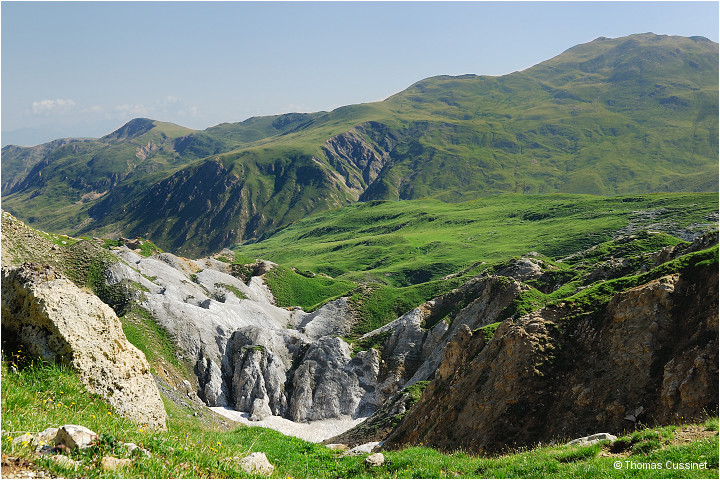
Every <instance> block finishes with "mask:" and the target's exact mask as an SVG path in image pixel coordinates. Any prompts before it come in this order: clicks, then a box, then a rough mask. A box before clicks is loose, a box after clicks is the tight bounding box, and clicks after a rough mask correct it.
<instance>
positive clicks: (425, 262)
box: [236, 193, 718, 287]
mask: <svg viewBox="0 0 720 480" xmlns="http://www.w3.org/2000/svg"><path fill="white" fill-rule="evenodd" d="M717 208H718V195H717V194H712V193H686V194H683V193H671V194H646V195H632V196H617V197H599V196H592V195H568V194H551V195H521V194H507V195H497V196H488V197H483V198H481V199H478V200H474V201H470V202H463V203H444V202H440V201H438V200H432V199H425V200H407V201H399V202H389V201H372V202H366V203H359V204H356V205H351V206H347V207H344V208H342V209H338V210H333V211H330V212H325V213H321V214H317V215H314V216H311V217H308V218H305V219H303V220H301V221H299V222H297V223H295V224H293V225H291V226H289V227H287V228H285V229H283V230H280V231H278V232H276V233H275V234H274V235H272V236H270V237H269V238H267V239H266V240H264V241H261V242H258V243H254V244H247V245H241V246H237V247H236V250H237V251H238V252H239V253H240V254H241V255H242V256H243V257H246V258H250V259H252V258H264V259H267V260H271V261H273V262H276V263H280V264H281V265H285V266H288V267H296V268H297V269H299V270H309V271H312V272H314V273H324V274H327V275H330V276H332V277H335V278H338V279H347V280H353V281H356V282H379V283H383V284H387V285H391V286H395V287H405V286H409V285H415V284H419V283H424V282H428V281H433V280H438V279H441V278H442V277H445V276H447V275H450V274H456V273H457V272H460V271H462V270H465V269H469V268H471V267H474V266H478V265H479V264H481V263H493V262H499V261H503V260H505V259H507V258H509V257H513V256H519V255H523V254H526V253H528V252H530V251H536V252H538V253H539V254H541V255H544V256H547V257H549V258H560V257H563V256H566V255H570V254H572V253H575V252H578V251H580V250H582V249H585V248H588V247H590V246H592V245H596V244H598V243H601V242H604V241H608V240H611V239H612V238H613V237H615V236H618V235H622V234H625V233H632V232H635V231H642V230H648V229H649V230H653V231H659V232H663V233H665V234H669V235H673V236H674V237H680V238H683V237H684V238H685V239H690V238H692V236H694V235H697V234H699V233H701V232H704V231H706V230H707V229H710V228H716V227H717V218H718V215H717Z"/></svg>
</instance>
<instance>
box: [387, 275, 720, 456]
mask: <svg viewBox="0 0 720 480" xmlns="http://www.w3.org/2000/svg"><path fill="white" fill-rule="evenodd" d="M717 304H718V276H717V263H715V264H711V265H709V266H708V265H705V266H702V265H697V266H695V267H689V268H684V269H681V270H680V271H679V272H678V273H676V274H671V275H667V276H664V277H661V278H657V279H655V280H651V281H649V282H647V283H645V284H642V285H639V286H637V287H635V288H630V289H628V290H626V291H624V292H621V293H618V294H616V295H615V296H614V297H613V298H612V300H611V301H610V302H609V303H608V304H607V305H605V307H604V308H601V310H600V311H596V312H594V313H583V312H582V311H580V310H578V309H577V308H576V307H573V305H567V304H560V305H557V306H554V307H546V308H544V309H541V310H539V311H537V312H535V313H532V314H529V315H526V316H523V317H522V318H519V319H517V320H510V319H508V320H505V321H503V322H502V323H501V324H500V326H499V327H498V329H497V331H496V333H495V334H494V336H493V337H492V340H490V341H489V342H486V341H485V339H484V338H482V337H481V336H480V334H481V332H482V330H478V331H471V330H470V329H469V328H462V329H461V330H459V331H458V332H457V333H456V335H455V336H454V337H453V339H452V340H451V341H450V342H448V343H447V345H446V346H445V347H444V350H443V359H442V362H441V365H440V367H439V369H438V371H437V374H436V375H435V378H434V380H433V381H432V382H431V383H430V384H429V386H428V387H427V389H426V390H425V393H424V394H423V396H422V397H421V399H420V400H419V401H418V402H417V403H416V404H415V405H414V406H413V407H412V408H411V409H410V411H409V412H408V413H407V415H406V416H405V417H404V419H403V421H402V422H401V424H400V425H399V426H398V427H397V429H396V430H395V431H394V432H393V433H392V434H391V435H390V437H389V438H388V439H387V441H386V442H385V446H386V447H388V448H395V447H398V446H400V445H407V444H416V443H420V442H422V443H424V444H425V445H431V446H434V447H437V448H440V449H444V450H455V449H457V448H462V449H466V450H471V451H476V452H478V451H479V452H498V451H501V450H504V449H507V448H513V447H521V446H529V445H532V444H535V443H537V442H550V441H553V440H558V439H568V438H575V437H581V436H586V435H587V434H588V433H589V432H597V431H607V432H615V433H620V432H623V431H625V430H629V429H633V428H634V426H635V422H639V421H641V422H643V423H645V424H652V423H656V422H657V423H670V422H672V421H673V420H674V419H675V418H677V417H678V416H683V417H684V418H685V420H687V419H701V418H702V417H703V415H705V414H706V413H705V412H707V411H714V410H715V409H716V408H717V405H718V353H717V352H718V310H717Z"/></svg>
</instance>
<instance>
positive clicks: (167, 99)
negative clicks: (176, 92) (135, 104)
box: [160, 95, 180, 106]
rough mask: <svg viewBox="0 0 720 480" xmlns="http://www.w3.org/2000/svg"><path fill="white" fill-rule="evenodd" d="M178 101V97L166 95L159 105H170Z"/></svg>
mask: <svg viewBox="0 0 720 480" xmlns="http://www.w3.org/2000/svg"><path fill="white" fill-rule="evenodd" d="M179 101H180V99H179V98H178V97H173V96H172V95H168V96H167V97H165V98H163V99H162V100H161V101H160V105H163V106H165V105H172V104H174V103H178V102H179Z"/></svg>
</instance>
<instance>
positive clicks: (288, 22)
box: [1, 1, 719, 145]
mask: <svg viewBox="0 0 720 480" xmlns="http://www.w3.org/2000/svg"><path fill="white" fill-rule="evenodd" d="M1 8H2V72H1V74H2V99H1V100H2V144H3V145H6V144H8V143H18V144H25V145H28V144H37V143H41V142H44V141H49V140H51V139H53V138H57V137H61V136H74V137H98V136H101V135H104V134H106V133H108V132H110V131H112V130H114V129H115V128H117V127H119V126H120V125H122V124H124V123H125V122H127V121H128V120H130V119H132V118H135V117H149V118H153V119H157V120H163V121H170V122H174V123H178V124H181V125H184V126H188V127H191V128H198V129H202V128H206V127H209V126H212V125H216V124H218V123H222V122H237V121H242V120H244V119H246V118H248V117H251V116H256V115H272V114H277V113H285V112H291V111H302V112H308V111H318V110H330V109H333V108H336V107H339V106H341V105H348V104H353V103H361V102H370V101H376V100H381V99H384V98H386V97H388V96H390V95H392V94H393V93H396V92H398V91H401V90H403V89H405V88H407V87H408V86H409V85H411V84H412V83H414V82H416V81H418V80H421V79H423V78H427V77H430V76H434V75H443V74H449V75H459V74H464V73H475V74H480V75H502V74H506V73H510V72H513V71H516V70H522V69H525V68H527V67H530V66H532V65H534V64H536V63H539V62H541V61H543V60H546V59H548V58H551V57H553V56H555V55H558V54H559V53H561V52H562V51H564V50H566V49H568V48H570V47H572V46H574V45H577V44H579V43H585V42H588V41H591V40H593V39H595V38H597V37H600V36H605V37H619V36H624V35H629V34H632V33H644V32H654V33H657V34H668V35H684V36H692V35H701V36H705V37H707V38H710V39H711V40H713V41H715V42H717V41H718V14H719V12H718V2H216V3H209V2H98V3H95V2H8V1H3V2H2V7H1Z"/></svg>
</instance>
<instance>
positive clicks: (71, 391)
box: [2, 352, 718, 478]
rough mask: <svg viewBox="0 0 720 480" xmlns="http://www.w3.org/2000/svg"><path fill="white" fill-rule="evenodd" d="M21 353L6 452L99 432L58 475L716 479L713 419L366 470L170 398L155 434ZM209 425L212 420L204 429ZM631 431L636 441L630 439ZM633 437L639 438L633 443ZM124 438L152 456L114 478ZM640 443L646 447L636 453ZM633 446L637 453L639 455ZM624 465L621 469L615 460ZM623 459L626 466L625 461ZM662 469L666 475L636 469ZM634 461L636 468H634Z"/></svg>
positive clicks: (357, 461) (63, 372)
mask: <svg viewBox="0 0 720 480" xmlns="http://www.w3.org/2000/svg"><path fill="white" fill-rule="evenodd" d="M22 356H23V354H22V352H18V353H17V354H13V355H12V356H11V357H5V358H4V359H3V362H2V376H3V382H2V429H3V434H2V449H3V452H4V453H8V454H13V455H19V456H24V457H28V458H31V456H32V455H31V453H30V449H29V447H27V446H23V445H14V446H13V445H12V439H13V438H15V437H17V436H18V435H21V434H23V433H26V432H33V433H35V432H38V431H41V430H43V429H45V428H48V427H57V426H60V425H64V424H68V423H74V424H80V425H84V426H86V427H88V428H90V429H92V430H93V431H95V432H97V433H98V434H99V435H100V439H101V441H100V442H99V444H98V445H96V446H95V447H93V448H91V449H89V450H88V451H85V452H83V453H80V452H73V453H71V457H73V458H74V459H77V460H81V462H82V464H81V467H80V469H79V470H78V471H72V470H67V469H64V468H62V467H59V466H58V465H57V464H55V463H53V462H52V461H51V460H50V459H49V458H47V457H40V458H36V459H34V462H35V464H36V465H39V466H41V467H42V468H45V469H48V470H49V471H51V472H52V473H54V474H55V475H60V476H69V477H87V478H114V477H115V478H116V477H124V478H241V477H247V476H248V475H247V474H245V473H244V472H243V471H242V470H241V469H240V468H239V467H238V466H237V464H236V462H235V460H233V457H241V458H242V457H243V456H245V455H246V454H248V453H250V452H265V454H266V455H267V457H268V459H269V460H270V462H271V463H272V464H273V465H275V472H274V474H273V477H276V478H288V477H293V478H338V477H339V478H482V477H489V478H530V477H533V478H563V477H566V478H571V477H584V478H639V477H641V478H717V476H718V437H717V418H713V419H710V420H709V421H708V422H706V424H705V426H704V428H705V429H710V430H714V431H715V433H714V435H712V436H710V437H709V438H706V439H704V440H700V441H696V442H693V443H689V444H686V445H671V444H670V439H671V438H672V435H673V430H674V428H673V427H666V428H664V429H659V430H645V431H641V432H638V433H635V434H632V435H630V436H628V437H627V438H623V439H621V440H623V441H625V442H626V443H627V444H628V445H630V447H629V450H628V452H627V453H629V456H625V457H605V456H603V447H602V446H601V445H595V446H591V447H575V446H572V447H571V446H550V447H540V448H536V449H532V450H527V451H521V452H516V453H512V454H508V455H502V456H496V457H491V458H482V457H477V456H472V455H468V454H466V453H462V452H455V453H449V454H448V453H442V452H439V451H437V450H435V449H432V448H427V447H424V446H414V447H410V448H406V449H403V450H400V451H391V452H384V454H385V457H386V462H385V464H384V465H383V466H381V467H366V466H364V465H363V457H341V456H340V454H339V453H336V452H334V451H332V450H329V449H327V448H326V447H324V446H321V445H317V444H313V443H309V442H305V441H303V440H299V439H296V438H293V437H286V436H284V435H282V434H280V433H278V432H275V431H273V430H267V429H262V428H254V427H253V428H248V427H240V428H236V429H234V430H230V431H228V430H222V429H219V428H218V429H207V426H205V427H203V426H202V425H203V424H202V423H201V422H200V421H199V420H198V419H197V418H196V417H193V416H192V415H191V414H190V413H191V412H190V410H188V409H185V408H182V407H179V406H178V405H176V404H174V403H172V402H170V401H167V400H166V402H165V407H166V410H167V412H168V414H169V424H168V430H167V431H166V432H150V431H147V430H146V429H145V428H144V427H143V426H140V425H137V424H135V423H133V422H131V421H129V420H125V419H122V418H120V417H118V416H117V415H116V414H115V412H113V410H112V409H111V408H110V407H109V406H108V405H107V404H106V403H105V402H104V401H102V400H101V399H100V398H97V397H92V396H90V395H88V394H87V393H86V392H85V390H84V388H83V387H82V385H81V383H80V381H79V379H78V378H76V376H75V375H74V374H73V373H72V372H71V371H69V370H68V369H67V368H65V367H62V366H56V365H43V364H40V363H36V362H28V361H24V359H23V357H22ZM205 425H207V424H205ZM633 435H634V437H633ZM633 438H634V439H635V441H634V443H633ZM120 442H133V443H136V444H138V445H140V446H142V447H143V448H146V449H148V450H149V451H150V452H151V456H150V457H145V456H142V455H136V456H134V457H133V464H132V466H130V467H128V468H127V469H124V470H120V471H118V472H103V471H102V470H101V469H100V468H99V464H100V459H101V458H102V456H103V455H111V454H112V455H115V456H118V457H127V456H129V454H128V453H127V452H125V451H124V449H123V448H122V447H121V446H120V445H121V444H120ZM635 445H646V446H644V447H638V448H635V447H634V446H635ZM636 450H637V451H636ZM616 461H621V463H622V465H621V468H619V469H616V468H615V467H614V462H616ZM626 462H627V463H626ZM648 462H656V463H661V464H663V468H662V469H661V470H650V469H647V468H642V466H640V467H637V465H639V464H641V463H645V464H647V463H648ZM667 462H670V463H669V464H668V465H670V466H672V464H673V463H676V464H677V463H686V462H696V463H702V462H707V467H708V469H703V470H698V469H694V470H688V469H683V470H680V469H671V468H665V465H666V463H667ZM633 463H634V464H636V468H631V467H632V466H633Z"/></svg>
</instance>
